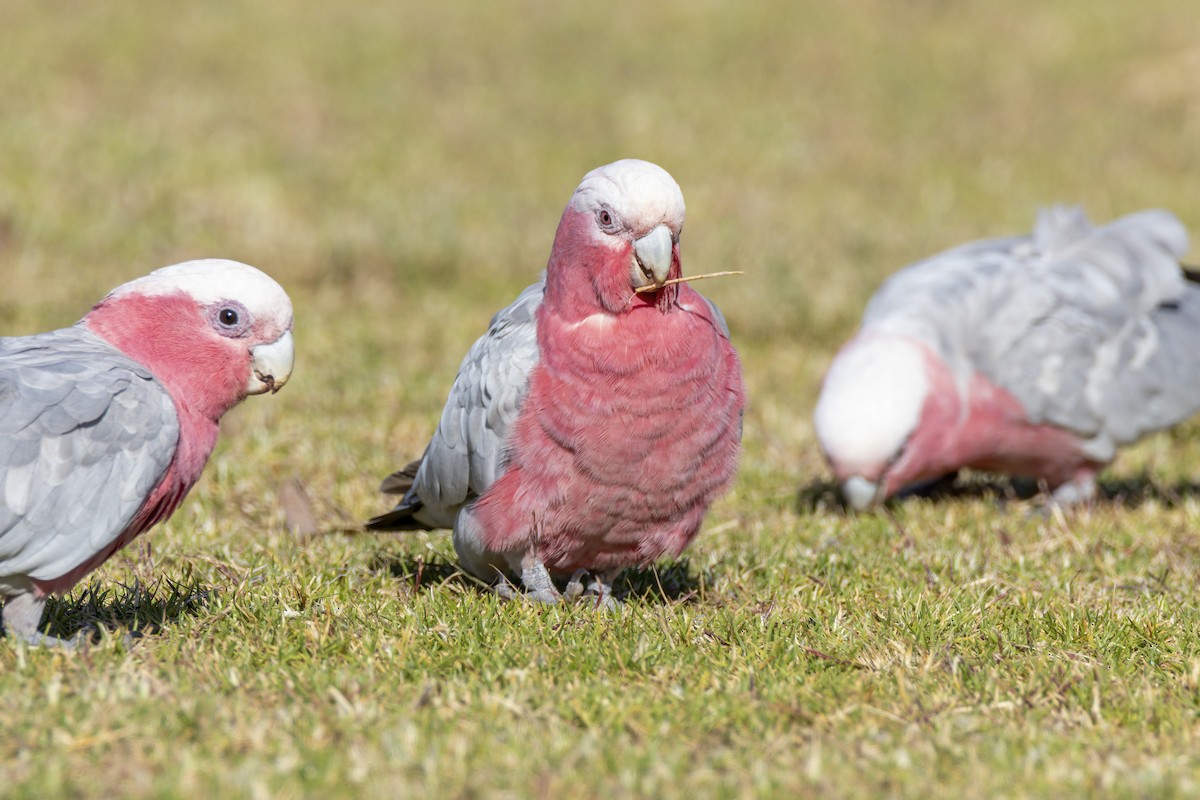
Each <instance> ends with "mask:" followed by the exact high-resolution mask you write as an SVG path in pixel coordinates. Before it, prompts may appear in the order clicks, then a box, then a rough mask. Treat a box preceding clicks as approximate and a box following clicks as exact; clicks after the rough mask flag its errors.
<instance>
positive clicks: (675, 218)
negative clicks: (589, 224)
mask: <svg viewBox="0 0 1200 800" xmlns="http://www.w3.org/2000/svg"><path fill="white" fill-rule="evenodd" d="M570 205H571V207H573V208H575V209H577V210H579V211H583V212H585V213H588V214H595V213H597V212H598V211H599V210H600V209H601V208H602V207H607V208H608V209H609V210H610V211H611V212H612V213H613V214H615V215H616V217H617V222H618V223H619V224H620V225H621V226H623V227H625V228H626V229H628V230H630V231H633V232H634V233H635V235H636V236H642V235H644V234H645V233H647V232H648V231H650V230H652V229H653V228H655V227H656V226H658V225H666V226H667V227H668V228H670V229H671V232H672V233H673V234H675V235H676V236H678V235H679V231H680V230H681V229H682V228H683V218H684V205H683V192H682V191H681V190H680V188H679V184H677V183H676V182H675V179H674V178H672V177H671V175H670V173H668V172H667V171H666V170H665V169H663V168H662V167H660V166H658V165H657V164H651V163H650V162H649V161H640V160H638V159H635V158H627V159H623V160H621V161H614V162H613V163H611V164H606V165H605V166H603V167H598V168H596V169H594V170H592V171H591V172H589V173H588V174H587V175H584V176H583V181H582V182H581V183H580V184H579V188H577V189H576V190H575V194H574V195H572V197H571V203H570Z"/></svg>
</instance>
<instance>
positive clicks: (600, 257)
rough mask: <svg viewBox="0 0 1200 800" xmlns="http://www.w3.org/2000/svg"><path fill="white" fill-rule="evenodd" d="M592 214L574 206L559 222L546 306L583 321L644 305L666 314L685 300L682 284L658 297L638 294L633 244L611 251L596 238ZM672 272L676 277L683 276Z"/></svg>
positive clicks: (548, 268)
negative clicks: (681, 295)
mask: <svg viewBox="0 0 1200 800" xmlns="http://www.w3.org/2000/svg"><path fill="white" fill-rule="evenodd" d="M593 224H594V223H593V222H592V218H591V216H590V215H589V214H586V213H584V212H581V211H578V210H576V209H574V208H570V207H568V208H567V210H566V211H564V212H563V216H562V220H561V221H560V222H559V223H558V232H557V233H556V234H555V236H554V247H553V249H552V250H551V252H550V261H549V263H548V264H547V265H546V294H545V300H544V305H548V306H550V307H551V308H552V309H553V310H554V312H555V313H556V314H558V315H559V316H560V317H562V318H563V319H564V320H567V321H579V320H582V319H584V318H586V317H591V316H592V315H594V314H596V313H598V312H599V313H605V314H623V313H626V312H629V311H632V310H635V309H638V308H641V307H644V306H649V307H655V308H657V309H658V310H659V311H662V312H666V311H669V310H671V309H673V308H674V307H675V306H676V304H677V299H678V296H679V292H678V288H679V287H678V285H675V284H673V285H671V286H667V287H665V288H663V289H660V290H658V291H657V292H647V293H644V294H637V293H636V292H634V290H633V287H632V286H631V285H630V282H629V277H630V269H631V264H632V258H633V251H632V247H631V246H630V245H629V243H628V242H624V243H622V244H620V245H617V246H609V245H607V244H605V243H603V242H600V241H597V240H596V239H594V238H593V236H592V233H591V231H592V226H593ZM678 271H679V268H678V265H677V264H676V265H675V266H673V268H672V275H671V277H678V275H677V274H675V273H678Z"/></svg>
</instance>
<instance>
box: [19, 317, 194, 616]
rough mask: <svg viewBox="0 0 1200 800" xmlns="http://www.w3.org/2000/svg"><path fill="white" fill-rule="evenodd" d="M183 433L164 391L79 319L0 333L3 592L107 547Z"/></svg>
mask: <svg viewBox="0 0 1200 800" xmlns="http://www.w3.org/2000/svg"><path fill="white" fill-rule="evenodd" d="M178 440H179V425H178V420H177V417H176V414H175V407H174V404H173V403H172V402H171V397H170V395H169V394H168V393H167V391H166V389H165V388H164V387H163V386H162V385H161V384H159V383H158V382H157V381H156V380H155V379H154V377H153V376H152V375H151V374H150V373H149V372H148V371H147V370H146V369H145V368H144V367H142V366H141V365H139V364H137V363H136V362H134V361H132V360H131V359H129V358H127V357H126V356H125V355H123V354H122V353H121V352H120V351H118V350H117V349H116V348H114V347H112V346H111V345H109V344H108V343H107V342H105V341H103V340H102V339H100V338H99V337H97V336H95V335H93V334H92V333H91V332H89V331H88V330H87V329H85V328H83V327H82V326H78V325H77V326H75V327H72V328H64V329H62V330H57V331H51V332H49V333H41V334H37V335H34V336H25V337H14V338H0V595H2V594H5V593H11V592H13V591H18V590H20V587H22V586H25V585H27V584H28V581H29V579H34V580H52V579H54V578H58V577H61V576H62V575H65V574H66V573H68V572H70V571H71V570H72V569H74V568H75V567H77V566H79V565H80V564H82V563H83V562H84V561H86V560H87V559H88V558H90V557H91V556H93V555H94V554H96V553H97V552H99V551H101V550H103V549H104V548H105V547H107V546H108V545H109V544H111V543H112V542H113V541H114V540H115V539H116V538H117V537H118V536H119V535H120V533H121V532H122V531H123V530H124V529H125V528H126V527H127V526H128V525H129V523H130V521H131V520H132V519H133V517H134V515H135V514H136V513H137V511H138V509H139V508H140V507H141V505H142V503H143V502H144V501H145V500H146V498H147V496H148V495H149V494H150V492H151V491H152V490H153V489H154V487H155V486H156V485H157V484H158V482H159V481H160V480H161V479H162V477H163V475H164V473H165V472H166V469H167V467H168V465H169V464H170V462H171V459H172V457H173V456H174V453H175V448H176V446H177V444H178ZM6 589H7V590H8V591H7V592H6V591H5V590H6Z"/></svg>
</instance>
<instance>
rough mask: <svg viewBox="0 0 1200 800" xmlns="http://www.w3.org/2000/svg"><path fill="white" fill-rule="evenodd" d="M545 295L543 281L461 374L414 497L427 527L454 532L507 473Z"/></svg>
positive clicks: (498, 319) (502, 316) (470, 356)
mask: <svg viewBox="0 0 1200 800" xmlns="http://www.w3.org/2000/svg"><path fill="white" fill-rule="evenodd" d="M544 288H545V284H544V278H543V280H539V281H538V282H537V283H535V284H533V285H531V286H529V287H527V288H526V289H525V290H524V291H523V292H521V294H520V295H519V296H518V297H517V299H516V300H515V301H513V303H512V304H511V305H509V306H508V307H507V308H505V309H503V310H502V311H500V312H498V313H497V314H496V315H495V316H494V317H492V321H491V324H490V325H489V326H488V331H487V333H485V334H484V335H483V336H481V337H480V338H479V339H478V340H477V341H476V342H475V344H474V345H472V346H471V349H470V350H469V351H468V352H467V355H466V358H464V359H463V362H462V365H461V366H459V368H458V376H457V377H456V378H455V379H454V385H453V386H452V387H451V389H450V396H449V398H448V399H447V400H446V406H445V408H444V409H443V410H442V419H441V422H440V423H439V424H438V427H437V431H436V432H435V433H434V434H433V439H432V440H430V442H429V446H428V447H427V448H426V450H425V455H424V457H423V459H422V461H421V465H420V467H419V468H418V469H417V472H416V475H415V477H414V479H413V486H412V488H411V489H410V490H409V493H408V495H407V496H406V500H409V501H410V502H411V501H412V500H415V499H419V501H420V503H421V504H422V505H423V506H424V508H422V509H421V510H420V511H419V512H417V513H416V515H415V516H416V518H417V519H419V520H420V521H421V522H423V523H425V524H426V525H431V526H433V527H444V528H448V527H453V525H454V518H455V516H456V515H457V513H458V510H459V509H460V508H461V507H462V506H463V505H464V504H465V503H467V502H468V501H469V500H470V499H471V498H473V497H476V496H478V495H480V494H482V493H483V492H484V491H485V490H486V489H487V488H488V487H489V486H491V485H492V483H494V482H495V480H496V478H498V477H499V476H500V475H501V474H502V473H503V470H504V462H505V457H506V450H505V447H506V442H507V441H508V435H509V431H510V428H511V427H512V424H513V423H514V422H515V421H516V419H517V415H518V414H519V413H520V410H521V403H522V402H523V401H524V399H525V393H526V391H527V390H528V386H529V374H530V373H531V372H532V371H533V368H534V366H535V365H536V364H537V363H538V358H539V354H538V344H537V318H536V312H537V309H538V308H539V307H540V306H541V304H542V294H543V291H544ZM414 495H415V497H414Z"/></svg>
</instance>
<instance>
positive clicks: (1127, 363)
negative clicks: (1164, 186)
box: [815, 207, 1200, 509]
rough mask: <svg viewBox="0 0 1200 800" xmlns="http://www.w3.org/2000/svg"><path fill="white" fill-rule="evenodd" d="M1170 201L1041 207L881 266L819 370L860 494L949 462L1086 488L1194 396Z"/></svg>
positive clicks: (938, 472)
mask: <svg viewBox="0 0 1200 800" xmlns="http://www.w3.org/2000/svg"><path fill="white" fill-rule="evenodd" d="M1187 247H1188V243H1187V233H1186V231H1185V230H1184V228H1183V226H1182V225H1181V224H1180V223H1179V221H1178V220H1177V219H1176V218H1175V217H1174V216H1172V215H1171V214H1169V213H1167V212H1165V211H1143V212H1141V213H1137V214H1131V215H1129V216H1126V217H1122V218H1121V219H1118V220H1116V221H1115V222H1112V223H1110V224H1108V225H1104V226H1100V227H1095V226H1093V225H1092V224H1091V223H1089V222H1088V220H1087V218H1086V217H1085V216H1084V214H1083V212H1082V211H1080V210H1078V209H1070V208H1064V207H1057V208H1054V209H1050V210H1048V211H1044V212H1042V213H1041V215H1040V216H1039V218H1038V221H1037V225H1036V227H1035V229H1034V231H1033V234H1032V235H1031V236H1019V237H1014V238H1005V239H990V240H984V241H978V242H973V243H970V244H966V245H963V246H961V247H957V248H954V249H952V250H948V251H946V252H944V253H941V254H939V255H936V256H934V257H932V258H930V259H928V260H925V261H922V262H920V263H917V264H914V265H911V266H909V267H907V268H905V269H903V270H901V271H900V272H897V273H896V274H895V275H893V276H892V277H890V278H889V279H888V280H887V281H886V282H885V283H884V284H883V286H882V287H880V289H879V291H878V292H876V294H875V296H874V297H872V298H871V301H870V303H869V304H868V305H867V309H866V312H865V313H864V315H863V321H862V327H861V328H860V330H859V331H858V333H857V334H856V335H855V336H854V337H853V338H852V339H851V340H850V341H849V342H848V343H847V344H846V345H845V346H844V347H843V348H842V349H841V351H840V352H839V353H838V355H837V357H836V359H835V360H834V362H833V364H832V366H831V367H830V369H829V371H828V374H827V375H826V377H825V382H824V386H823V388H822V390H821V396H820V399H819V401H818V403H817V407H816V413H815V424H816V434H817V438H818V440H819V441H820V444H821V448H822V449H823V451H824V453H825V456H826V457H827V459H828V461H829V463H830V465H831V466H832V468H833V471H834V474H835V476H836V478H837V480H838V481H839V483H840V484H841V488H842V492H843V494H844V496H845V498H846V500H847V502H848V503H849V505H851V506H853V507H855V508H858V509H863V508H866V507H869V506H871V505H872V504H875V503H878V502H881V501H882V500H884V499H886V498H887V497H890V496H892V495H894V494H896V493H897V492H900V491H902V490H904V489H906V488H911V487H913V486H915V485H918V484H921V483H923V482H926V481H929V480H932V479H937V478H939V477H941V476H944V475H947V474H949V473H952V472H953V471H954V470H956V469H958V468H959V467H970V468H974V469H980V470H988V471H994V472H1001V473H1008V474H1013V475H1020V476H1026V477H1032V478H1036V479H1038V480H1039V481H1041V482H1044V484H1045V485H1046V486H1047V487H1048V488H1049V489H1051V490H1053V492H1054V494H1053V496H1052V500H1053V502H1055V503H1060V504H1064V505H1069V504H1072V503H1076V502H1082V501H1086V500H1089V499H1091V498H1092V497H1093V496H1094V494H1095V492H1096V485H1095V481H1096V475H1097V473H1098V472H1099V471H1100V470H1101V469H1103V467H1104V466H1105V465H1106V464H1108V463H1109V462H1110V461H1112V459H1113V458H1114V457H1115V456H1116V453H1117V448H1118V447H1120V446H1122V445H1127V444H1129V443H1131V442H1134V441H1135V440H1137V439H1138V438H1139V437H1141V436H1143V435H1145V434H1147V433H1149V432H1151V431H1156V430H1159V429H1162V428H1166V427H1168V426H1170V425H1174V424H1175V423H1177V422H1180V421H1182V420H1184V419H1186V418H1187V417H1189V416H1191V415H1192V414H1193V413H1194V412H1195V411H1196V410H1197V409H1200V390H1198V387H1200V360H1197V357H1196V355H1197V353H1200V348H1198V347H1197V342H1198V341H1200V286H1197V285H1195V284H1193V283H1191V282H1190V281H1189V279H1188V276H1187V275H1186V274H1185V272H1184V271H1183V270H1182V269H1181V267H1180V261H1179V259H1180V258H1181V257H1182V256H1183V254H1184V253H1185V252H1186V251H1187Z"/></svg>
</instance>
